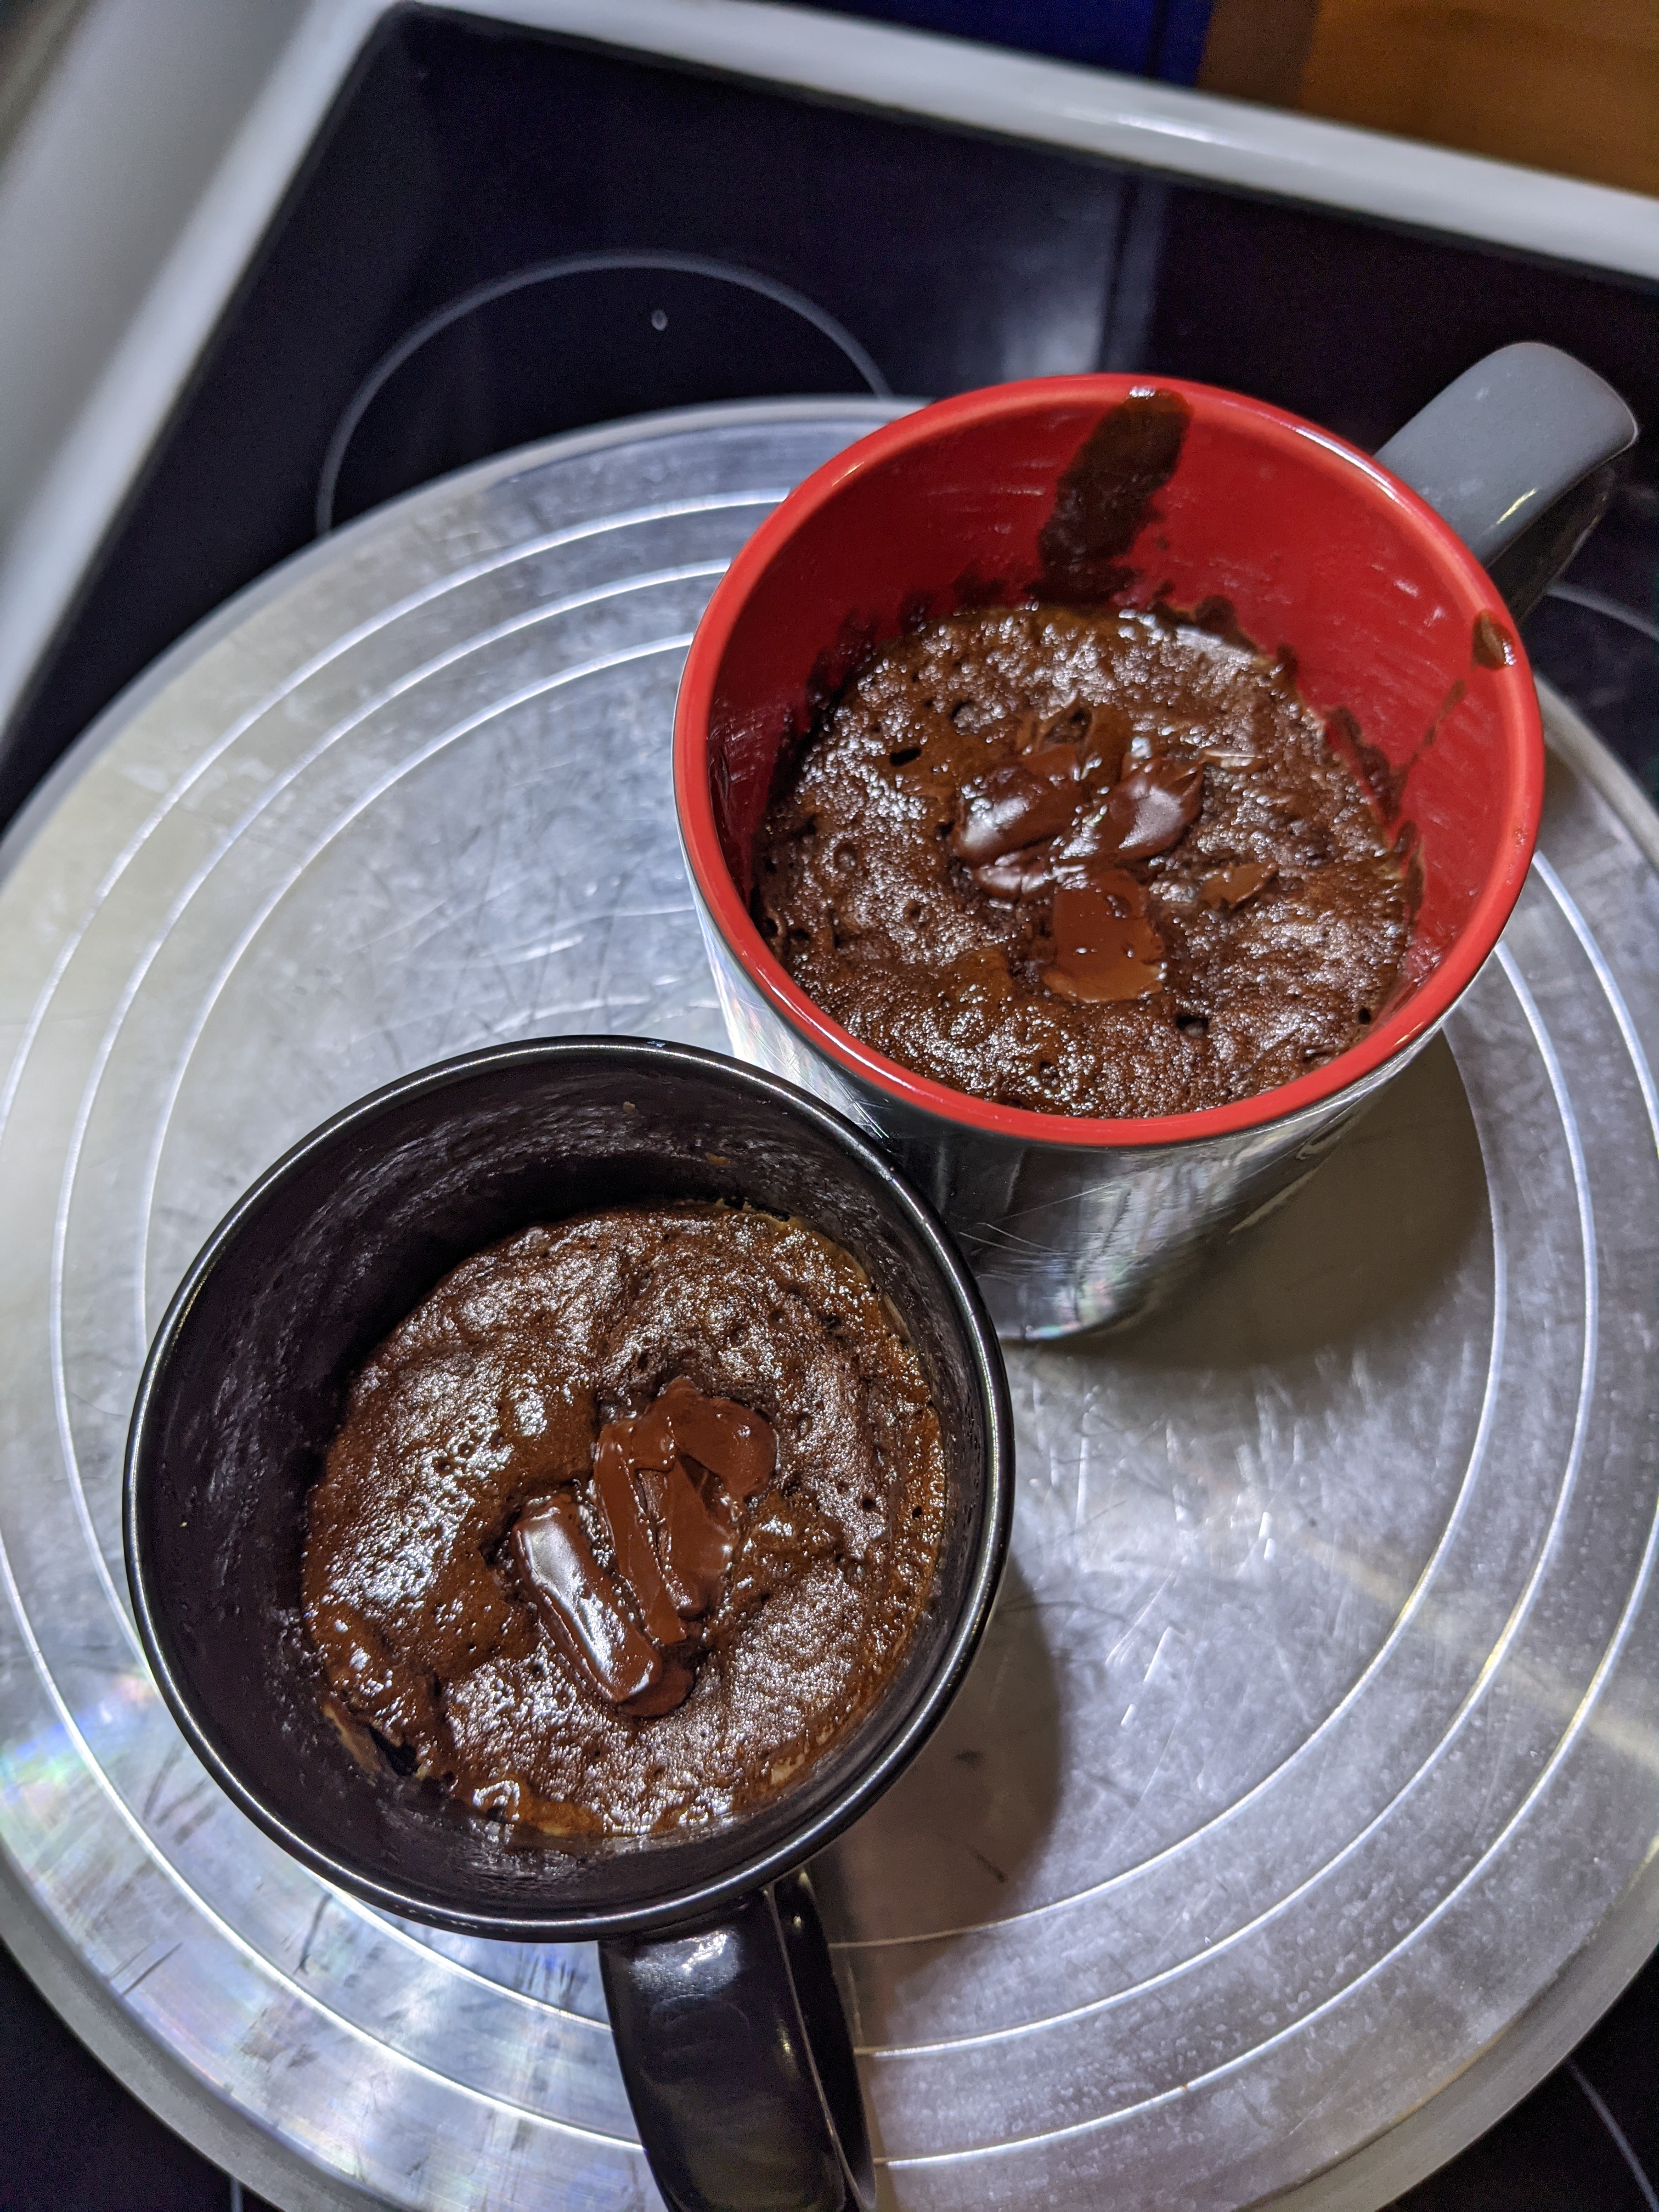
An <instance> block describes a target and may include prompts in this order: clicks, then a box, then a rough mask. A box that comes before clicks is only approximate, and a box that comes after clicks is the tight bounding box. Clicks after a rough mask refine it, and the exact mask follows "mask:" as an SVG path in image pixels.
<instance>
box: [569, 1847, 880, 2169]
mask: <svg viewBox="0 0 1659 2212" xmlns="http://www.w3.org/2000/svg"><path fill="white" fill-rule="evenodd" d="M599 1966H600V1971H601V1972H602V1974H603V1976H604V1978H605V2002H607V2004H608V2005H609V2006H610V2008H611V2027H612V2029H613V2031H614V2032H615V2034H616V2038H617V2056H618V2057H620V2059H621V2061H622V2070H623V2081H624V2082H625V2083H626V2085H627V2088H628V2101H629V2104H630V2105H631V2106H633V2108H634V2118H635V2124H637V2126H638V2128H639V2130H640V2141H641V2143H642V2144H643V2145H644V2147H645V2154H646V2158H647V2160H648V2161H649V2163H650V2166H651V2172H652V2173H653V2176H654V2178H655V2179H656V2184H657V2186H658V2188H659V2190H661V2191H662V2193H663V2196H664V2197H665V2198H666V2200H667V2202H668V2203H669V2205H670V2206H671V2208H672V2212H872V2207H873V2206H874V2203H875V2201H876V2191H875V2179H874V2175H873V2172H872V2166H871V2162H870V2137H869V2132H868V2130H867V2129H866V2125H865V2119H864V2100H863V2098H862V2097H861V2095H860V2092H859V2078H858V2068H857V2065H856V2063H855V2062H854V2057H853V2039H852V2036H851V2035H850V2033H848V2026H847V2015H846V2013H845V2012H844V2011H843V2010H842V2002H841V1992H840V1990H837V1988H836V1978H835V1974H834V1972H833V1971H832V1969H831V1967H830V1964H829V1944H828V1943H827V1942H825V1941H824V1936H823V1923H822V1922H821V1921H820V1920H819V1918H818V1909H817V1904H816V1903H815V1902H814V1900H813V1897H812V1888H811V1883H810V1882H809V1881H808V1880H807V1878H806V1876H805V1874H801V1873H796V1874H791V1875H784V1876H783V1877H782V1879H781V1881H775V1882H774V1883H773V1884H772V1886H771V1887H770V1888H769V1889H761V1890H757V1891H755V1892H754V1893H752V1894H751V1895H750V1896H748V1897H744V1898H741V1899H738V1903H737V1904H736V1905H734V1906H732V1909H731V1910H730V1911H727V1912H726V1913H724V1914H722V1915H721V1916H720V1917H718V1918H716V1919H712V1920H700V1921H698V1922H696V1923H695V1924H688V1925H687V1926H686V1927H684V1928H674V1929H670V1930H669V1931H668V1932H667V1933H666V1934H665V1935H662V1936H633V1937H613V1938H611V1940H610V1941H608V1942H603V1943H601V1944H600V1946H599Z"/></svg>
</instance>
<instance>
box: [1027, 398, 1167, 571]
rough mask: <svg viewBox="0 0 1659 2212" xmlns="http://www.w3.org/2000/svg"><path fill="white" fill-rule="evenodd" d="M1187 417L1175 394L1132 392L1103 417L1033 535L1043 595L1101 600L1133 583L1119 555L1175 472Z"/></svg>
mask: <svg viewBox="0 0 1659 2212" xmlns="http://www.w3.org/2000/svg"><path fill="white" fill-rule="evenodd" d="M1191 420H1192V410H1191V408H1190V407H1188V404H1187V402H1186V401H1185V400H1184V399H1183V398H1182V397H1181V395H1180V393H1179V392H1137V393H1135V394H1133V396H1132V397H1131V398H1127V399H1126V400H1124V401H1123V402H1122V403H1121V405H1119V406H1116V407H1113V408H1109V409H1108V410H1107V412H1106V413H1105V414H1104V415H1103V416H1101V418H1100V420H1099V422H1097V423H1096V425H1095V427H1094V428H1093V429H1092V430H1091V432H1090V434H1089V435H1088V436H1087V437H1086V438H1085V440H1084V441H1083V443H1082V445H1081V446H1079V448H1078V450H1077V452H1076V453H1075V454H1074V456H1073V460H1072V465H1071V466H1070V467H1069V468H1068V469H1067V470H1066V473H1065V475H1064V476H1063V477H1061V478H1060V486H1059V489H1058V490H1057V491H1056V492H1055V495H1054V512H1053V513H1052V514H1050V516H1049V518H1048V521H1047V522H1046V523H1044V525H1043V526H1042V535H1041V536H1040V537H1039V538H1038V539H1037V553H1038V556H1039V557H1040V558H1041V560H1042V578H1041V580H1040V582H1039V586H1038V590H1039V593H1040V596H1042V598H1044V599H1065V600H1071V601H1078V600H1084V601H1088V600H1096V599H1108V598H1109V597H1110V596H1111V594H1112V593H1113V592H1117V591H1121V589H1122V588H1123V586H1124V585H1126V584H1127V583H1128V582H1129V581H1130V580H1131V579H1132V578H1133V574H1134V572H1133V569H1132V568H1129V567H1128V566H1127V563H1126V562H1124V560H1123V558H1122V556H1123V555H1124V554H1126V553H1127V551H1128V550H1129V548H1130V546H1131V545H1133V543H1134V541H1135V539H1136V538H1137V537H1138V536H1139V533H1140V532H1141V530H1142V529H1143V527H1144V526H1146V523H1147V522H1148V521H1150V520H1151V519H1152V501H1153V499H1154V498H1155V497H1156V495H1158V493H1159V492H1160V491H1162V490H1163V489H1164V485H1165V484H1166V483H1168V482H1169V481H1170V477H1172V476H1173V475H1174V474H1175V472H1176V463H1177V462H1178V461H1179V460H1180V459H1181V448H1182V444H1183V442H1184V441H1185V439H1186V435H1187V425H1188V422H1190V421H1191Z"/></svg>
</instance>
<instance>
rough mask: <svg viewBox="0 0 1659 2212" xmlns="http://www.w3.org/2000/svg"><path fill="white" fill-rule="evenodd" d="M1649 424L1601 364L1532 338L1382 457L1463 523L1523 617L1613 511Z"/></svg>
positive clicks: (1462, 381)
mask: <svg viewBox="0 0 1659 2212" xmlns="http://www.w3.org/2000/svg"><path fill="white" fill-rule="evenodd" d="M1637 430H1638V424H1637V421H1636V417H1635V416H1633V415H1632V413H1631V411H1630V409H1629V408H1628V407H1626V404H1625V403H1624V401H1623V400H1622V399H1621V398H1620V397H1619V394H1618V393H1617V392H1615V391H1614V390H1613V386H1611V385H1610V384H1607V383H1605V382H1604V381H1603V380H1602V379H1601V377H1599V376H1598V375H1597V374H1595V370H1594V369H1592V368H1585V366H1584V364H1583V362H1582V361H1575V360H1574V359H1573V357H1572V356H1571V354H1568V353H1562V352H1561V351H1560V350H1559V349H1558V348H1557V347H1555V346H1550V345H1540V344H1538V343H1535V342H1534V341H1531V340H1528V341H1524V342H1522V343H1520V344H1518V345H1507V346H1500V347H1499V348H1498V351H1497V352H1496V353H1489V354H1488V355H1487V356H1486V359H1485V360H1484V361H1478V362H1476V363H1475V364H1474V368H1466V369H1465V370H1464V372H1463V374H1462V376H1459V377H1455V378H1454V379H1453V380H1452V382H1451V383H1449V385H1448V386H1446V388H1445V390H1444V391H1443V392H1441V393H1439V394H1438V395H1437V398H1433V399H1431V400H1430V402H1429V404H1428V405H1427V406H1426V407H1425V408H1424V409H1423V410H1421V412H1420V413H1419V414H1416V415H1413V416H1412V419H1411V421H1410V422H1407V424H1406V425H1405V427H1404V428H1403V429H1400V430H1396V431H1395V434H1394V435H1393V437H1392V438H1390V439H1389V442H1388V444H1387V445H1386V446H1383V447H1379V448H1378V451H1377V455H1376V458H1377V459H1378V460H1379V461H1381V462H1382V464H1383V467H1384V468H1385V469H1391V470H1392V471H1394V473H1395V476H1397V477H1404V479H1405V481H1406V482H1407V483H1408V484H1409V485H1410V486H1411V488H1412V489H1413V491H1415V492H1417V493H1419V494H1420V495H1421V496H1422V497H1423V498H1424V499H1425V500H1426V501H1428V503H1429V505H1430V506H1431V507H1432V508H1433V509H1434V511H1435V513H1437V515H1439V516H1440V518H1441V520H1443V521H1444V522H1449V524H1450V525H1451V526H1452V528H1453V529H1454V530H1455V532H1457V534H1458V536H1459V537H1460V538H1462V540H1463V542H1464V544H1466V545H1467V546H1468V549H1469V550H1470V552H1471V553H1473V554H1474V557H1475V559H1476V560H1477V561H1479V562H1481V563H1482V565H1483V566H1484V567H1485V568H1486V569H1487V570H1488V571H1489V572H1490V574H1491V576H1492V581H1493V583H1494V584H1496V585H1497V586H1498V591H1499V592H1501V593H1502V595H1503V597H1504V601H1505V603H1506V604H1507V605H1508V607H1509V610H1510V613H1511V614H1512V615H1513V616H1514V617H1515V618H1516V621H1517V622H1519V621H1521V620H1522V619H1523V618H1524V617H1526V616H1527V615H1528V614H1530V613H1531V612H1532V610H1533V609H1534V607H1535V606H1536V605H1537V604H1538V602H1539V600H1540V599H1542V598H1543V596H1544V593H1545V592H1547V590H1548V588H1549V586H1551V585H1552V584H1553V582H1554V580H1555V579H1556V578H1557V577H1558V576H1559V574H1560V573H1561V571H1562V570H1563V569H1564V568H1565V567H1566V565H1567V563H1568V562H1569V561H1571V558H1572V556H1573V555H1574V554H1575V553H1576V552H1577V550H1578V549H1579V547H1580V546H1581V545H1582V544H1583V542H1584V540H1585V539H1586V538H1588V537H1589V534H1590V532H1591V531H1592V530H1594V529H1595V526H1596V524H1597V523H1598V522H1599V521H1600V520H1601V517H1602V514H1603V513H1605V511H1606V508H1607V501H1609V500H1610V499H1611V498H1612V496H1613V483H1614V482H1615V471H1614V469H1613V462H1614V461H1615V459H1617V458H1618V456H1619V455H1620V453H1624V452H1625V451H1626V448H1627V447H1631V446H1632V445H1634V444H1635V442H1636V437H1637Z"/></svg>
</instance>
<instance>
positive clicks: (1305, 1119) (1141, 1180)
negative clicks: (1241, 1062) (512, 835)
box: [693, 883, 1449, 1340]
mask: <svg viewBox="0 0 1659 2212" xmlns="http://www.w3.org/2000/svg"><path fill="white" fill-rule="evenodd" d="M693 896H694V897H695V898H696V908H697V918H698V920H699V921H701V923H702V933H703V942H704V944H705V945H706V946H707V948H708V960H709V965H710V966H711V968H712V969H714V987H715V989H716V991H717V992H718V993H719V994H720V1011H721V1012H722V1014H723V1015H724V1016H725V1018H726V1034H727V1036H729V1038H730V1039H731V1042H732V1050H733V1052H735V1053H736V1054H738V1057H739V1058H740V1059H742V1060H748V1061H750V1063H752V1064H753V1065H754V1066H759V1067H764V1068H766V1069H768V1070H769V1072H770V1073H772V1074H774V1075H781V1076H782V1077H783V1078H784V1079H785V1080H786V1081H787V1082H790V1083H793V1085H795V1086H796V1088H797V1089H798V1090H801V1091H808V1092H810V1093H811V1096H812V1097H816V1098H819V1099H821V1100H822V1101H823V1103H824V1104H825V1105H826V1106H830V1107H833V1108H834V1109H836V1112H838V1113H840V1114H842V1115H845V1116H846V1117H847V1119H848V1120H849V1121H853V1122H855V1123H856V1124H858V1125H859V1126H860V1127H862V1128H865V1129H867V1130H868V1131H869V1132H870V1133H871V1134H872V1136H874V1137H876V1138H877V1139H878V1140H879V1141H880V1143H881V1144H882V1146H884V1149H885V1150H886V1152H888V1154H889V1155H890V1158H892V1160H893V1161H894V1163H895V1164H896V1166H897V1167H899V1168H900V1169H901V1170H902V1172H903V1174H904V1175H905V1176H906V1177H907V1178H908V1180H909V1182H911V1183H912V1184H914V1185H915V1188H917V1189H919V1190H920V1191H921V1192H922V1193H923V1194H924V1195H925V1196H926V1197H927V1199H929V1200H931V1202H932V1204H933V1206H934V1207H935V1208H936V1209H937V1210H938V1212H939V1213H940V1214H942V1215H943V1217H944V1218H945V1221H946V1223H947V1224H948V1225H949V1226H950V1229H951V1233H952V1235H953V1236H954V1237H955V1238H956V1240H957V1243H958V1244H959V1245H960V1246H961V1247H962V1250H963V1255H964V1257H965V1258H966V1259H967V1261H968V1263H969V1267H972V1269H973V1271H974V1275H975V1279H976V1280H977V1282H978V1284H979V1287H980V1291H981V1295H982V1296H983V1297H984V1299H985V1303H986V1304H987V1307H988V1308H989V1310H990V1314H991V1318H992V1321H993V1322H994V1324H995V1326H996V1329H997V1333H998V1334H999V1335H1000V1336H1001V1337H1003V1338H1005V1339H1007V1340H1041V1339H1043V1338H1046V1337H1059V1336H1072V1335H1075V1334H1079V1332H1081V1331H1083V1330H1085V1329H1091V1328H1103V1327H1107V1326H1109V1325H1110V1324H1113V1323H1120V1322H1129V1321H1134V1320H1138V1319H1139V1318H1140V1317H1141V1316H1144V1315H1145V1314H1146V1312H1148V1311H1149V1310H1151V1308H1152V1306H1153V1305H1155V1304H1158V1301H1159V1300H1160V1299H1161V1298H1163V1297H1166V1296H1167V1295H1168V1294H1169V1293H1170V1291H1172V1290H1174V1289H1175V1288H1176V1286H1177V1285H1179V1283H1180V1282H1181V1280H1182V1278H1183V1277H1184V1276H1185V1275H1186V1274H1187V1273H1188V1271H1189V1269H1190V1268H1191V1267H1192V1266H1193V1265H1194V1263H1195V1262H1196V1261H1197V1260H1198V1258H1199V1256H1200V1254H1201V1252H1202V1250H1203V1249H1204V1247H1205V1246H1206V1243H1209V1241H1210V1240H1211V1239H1212V1237H1217V1236H1218V1235H1220V1234H1222V1233H1224V1232H1225V1231H1227V1230H1228V1229H1230V1228H1233V1227H1237V1225H1239V1224H1241V1223H1242V1222H1243V1221H1245V1220H1247V1219H1249V1218H1250V1216H1252V1215H1253V1214H1255V1212H1259V1211H1260V1210H1261V1207H1262V1206H1266V1205H1267V1204H1268V1203H1269V1201H1270V1200H1273V1199H1275V1198H1278V1197H1280V1196H1283V1195H1285V1194H1288V1193H1289V1192H1290V1191H1291V1189H1293V1188H1295V1186H1296V1185H1297V1183H1298V1182H1302V1181H1303V1180H1304V1177H1306V1176H1310V1175H1311V1174H1312V1173H1313V1171H1314V1170H1315V1169H1316V1167H1317V1166H1318V1164H1319V1163H1320V1162H1321V1161H1322V1159H1323V1158H1325V1156H1326V1154H1327V1153H1328V1152H1329V1151H1330V1149H1331V1147H1332V1146H1334V1144H1335V1143H1336V1142H1337V1140H1338V1139H1340V1137H1341V1136H1342V1134H1343V1133H1344V1132H1345V1131H1346V1129H1347V1128H1348V1127H1350V1126H1351V1125H1352V1123H1353V1122H1354V1121H1357V1120H1358V1117H1359V1116H1360V1115H1361V1114H1363V1113H1364V1110H1365V1109H1366V1107H1367V1106H1368V1105H1369V1104H1370V1102H1371V1100H1372V1099H1373V1098H1374V1097H1376V1095H1377V1093H1378V1092H1379V1091H1381V1090H1382V1089H1383V1086H1384V1085H1386V1084H1389V1083H1390V1082H1392V1081H1393V1079H1394V1078H1395V1076H1396V1075H1397V1074H1399V1073H1400V1071H1401V1069H1402V1068H1403V1067H1405V1066H1407V1064H1408V1063H1409V1062H1410V1061H1411V1060H1414V1059H1415V1058H1416V1056H1417V1054H1419V1052H1420V1051H1421V1050H1422V1049H1423V1047H1424V1046H1425V1044H1427V1043H1428V1042H1429V1041H1430V1039H1431V1037H1432V1036H1435V1035H1436V1034H1437V1031H1438V1030H1439V1028H1440V1026H1441V1024H1439V1023H1437V1024H1435V1025H1434V1027H1433V1028H1432V1029H1429V1030H1425V1031H1424V1032H1423V1033H1422V1035H1420V1036H1417V1037H1414V1038H1413V1040H1412V1042H1410V1043H1409V1044H1408V1045H1407V1046H1406V1047H1404V1048H1403V1049H1402V1050H1401V1051H1400V1052H1399V1053H1397V1054H1395V1057H1394V1058H1393V1059H1392V1060H1388V1061H1386V1062H1385V1063H1384V1064H1383V1066H1381V1067H1379V1068H1376V1069H1374V1070H1373V1071H1372V1072H1371V1073H1370V1074H1369V1075H1368V1076H1365V1077H1363V1078H1362V1079H1360V1080H1359V1081H1358V1082H1357V1083H1353V1084H1351V1085H1349V1086H1348V1087H1347V1088H1346V1090H1343V1091H1340V1092H1338V1093H1337V1095H1336V1096H1335V1097H1333V1098H1328V1099H1324V1100H1322V1101H1321V1102H1320V1103H1318V1104H1317V1105H1314V1106H1308V1107H1304V1108H1303V1109H1301V1111H1300V1112H1298V1113H1293V1114H1287V1115H1284V1116H1283V1117H1282V1118H1280V1119H1279V1120H1277V1121H1267V1122H1263V1123H1261V1124H1260V1125H1259V1126H1258V1127H1255V1128H1250V1129H1241V1130H1237V1131H1233V1132H1230V1133H1224V1134H1221V1135H1218V1136H1214V1137H1199V1138H1194V1139H1189V1140H1188V1142H1186V1143H1184V1144H1174V1145H1122V1146H1101V1145H1068V1144H1066V1143H1064V1142H1063V1141H1058V1142H1054V1143H1048V1142H1046V1141H1045V1142H1042V1143H1028V1142H1025V1141H1024V1140H1022V1139H1018V1138H1014V1137H1007V1136H1004V1135H1001V1134H1000V1133H996V1132H994V1131H990V1130H981V1129H975V1128H972V1127H969V1126H968V1125H967V1124H965V1123H963V1122H955V1121H945V1120H944V1119H943V1118H942V1117H940V1116H938V1115H932V1114H927V1113H923V1112H919V1111H918V1110H917V1109H915V1108H914V1107H911V1106H908V1105H906V1104H905V1103H903V1102H902V1100H900V1099H896V1098H894V1097H891V1096H890V1094H889V1093H888V1092H886V1091H882V1090H878V1088H877V1086H876V1085H874V1084H872V1083H867V1082H865V1081H864V1080H862V1079H860V1077H859V1076H857V1075H856V1074H854V1073H852V1072H850V1071H849V1070H848V1069H845V1068H843V1067H841V1066H838V1065H837V1064H836V1062H835V1061H834V1060H831V1059H830V1058H829V1054H827V1053H824V1052H821V1051H820V1050H819V1049H818V1048H817V1046H816V1045H815V1044H814V1043H813V1042H811V1039H810V1038H809V1037H807V1036H805V1035H804V1034H803V1033H802V1032H801V1031H800V1030H797V1029H795V1028H793V1026H792V1025H791V1024H789V1023H788V1022H787V1021H786V1020H785V1019H784V1018H783V1016H782V1015H781V1013H779V1012H777V1010H776V1009H775V1007H774V1006H771V1005H770V1004H769V1002H768V1000H766V999H765V998H763V996H762V994H761V993H760V992H759V991H758V990H757V989H756V987H755V986H754V984H753V983H752V982H751V981H750V979H749V976H748V975H747V974H746V972H745V971H744V967H743V965H742V963H741V962H739V961H738V958H737V957H736V956H735V954H734V953H733V952H732V950H731V948H730V947H729V946H728V945H726V941H725V939H724V938H722V936H721V935H720V930H719V927H718V926H717V925H716V923H715V921H714V916H713V915H711V914H710V912H709V911H708V908H707V906H706V905H705V904H704V903H703V901H702V896H701V895H700V894H699V893H697V892H696V887H695V883H694V886H693ZM1448 1012H1449V1009H1448ZM1056 1121H1060V1117H1058V1116H1056ZM1060 1127H1061V1128H1063V1127H1064V1123H1063V1121H1060Z"/></svg>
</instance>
